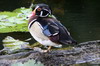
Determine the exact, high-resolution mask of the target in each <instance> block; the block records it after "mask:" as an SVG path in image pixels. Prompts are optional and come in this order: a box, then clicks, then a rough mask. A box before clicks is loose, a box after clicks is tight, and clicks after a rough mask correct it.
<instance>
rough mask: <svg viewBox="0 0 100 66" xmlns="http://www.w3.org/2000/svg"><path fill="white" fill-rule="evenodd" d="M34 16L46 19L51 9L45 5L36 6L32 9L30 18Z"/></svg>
mask: <svg viewBox="0 0 100 66" xmlns="http://www.w3.org/2000/svg"><path fill="white" fill-rule="evenodd" d="M35 15H36V16H38V17H48V16H49V15H51V9H50V7H49V6H48V5H46V4H37V5H35V6H34V8H33V11H32V14H31V17H32V16H35Z"/></svg>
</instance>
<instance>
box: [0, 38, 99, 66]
mask: <svg viewBox="0 0 100 66" xmlns="http://www.w3.org/2000/svg"><path fill="white" fill-rule="evenodd" d="M0 54H3V50H1V51H0ZM30 59H33V60H35V61H36V62H37V61H40V62H41V63H43V64H44V66H61V65H62V66H67V65H72V64H79V63H85V62H90V61H95V60H100V40H96V41H89V42H83V43H79V44H78V45H77V46H74V47H73V48H72V49H69V50H52V51H50V52H47V53H43V52H39V51H34V50H28V51H20V52H18V53H11V54H7V55H6V54H5V55H0V66H11V64H13V63H18V62H21V63H25V62H27V61H28V60H30Z"/></svg>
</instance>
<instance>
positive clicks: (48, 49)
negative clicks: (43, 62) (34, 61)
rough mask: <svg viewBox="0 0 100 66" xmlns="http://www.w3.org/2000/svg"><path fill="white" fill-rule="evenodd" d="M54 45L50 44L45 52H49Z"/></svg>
mask: <svg viewBox="0 0 100 66" xmlns="http://www.w3.org/2000/svg"><path fill="white" fill-rule="evenodd" d="M51 47H52V46H49V47H48V48H47V50H43V52H49V51H50V49H51Z"/></svg>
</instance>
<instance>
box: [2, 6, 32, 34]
mask: <svg viewBox="0 0 100 66" xmlns="http://www.w3.org/2000/svg"><path fill="white" fill-rule="evenodd" d="M30 13H31V9H30V8H24V7H22V8H19V9H16V10H14V11H13V12H0V33H4V32H14V31H28V29H27V22H28V18H27V17H28V15H29V14H30Z"/></svg>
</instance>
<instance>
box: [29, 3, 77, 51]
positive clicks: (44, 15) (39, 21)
mask: <svg viewBox="0 0 100 66" xmlns="http://www.w3.org/2000/svg"><path fill="white" fill-rule="evenodd" d="M28 29H29V32H30V33H31V35H32V36H33V38H34V39H35V40H36V41H38V42H39V43H40V44H42V45H45V46H49V47H48V49H47V51H49V50H50V49H51V46H53V47H62V45H64V46H65V45H67V44H76V41H75V40H73V38H72V37H71V36H70V33H69V32H68V30H67V29H66V27H65V26H63V25H62V24H61V23H60V21H58V20H57V19H56V18H55V17H54V16H53V15H52V12H51V9H50V7H49V6H48V5H46V4H37V5H36V6H35V7H34V9H33V11H32V13H31V15H30V17H29V23H28Z"/></svg>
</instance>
